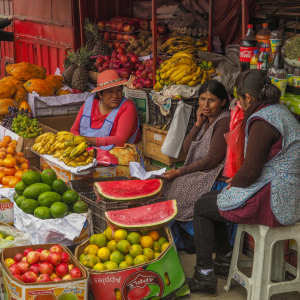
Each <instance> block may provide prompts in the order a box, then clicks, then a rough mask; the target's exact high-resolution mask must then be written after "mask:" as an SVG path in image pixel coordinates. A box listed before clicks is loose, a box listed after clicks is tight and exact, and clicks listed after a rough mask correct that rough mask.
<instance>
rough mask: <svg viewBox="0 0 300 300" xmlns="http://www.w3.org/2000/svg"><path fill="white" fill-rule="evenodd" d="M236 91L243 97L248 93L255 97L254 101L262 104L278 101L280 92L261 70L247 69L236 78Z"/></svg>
mask: <svg viewBox="0 0 300 300" xmlns="http://www.w3.org/2000/svg"><path fill="white" fill-rule="evenodd" d="M235 85H236V92H237V94H238V95H239V96H242V97H243V98H244V97H245V94H248V95H250V96H252V97H254V98H255V101H257V102H261V103H264V104H277V103H279V100H280V97H281V92H280V89H279V88H278V87H276V86H275V85H273V84H272V82H271V80H270V78H269V76H268V75H267V73H266V72H265V71H262V70H247V71H245V72H243V73H241V74H239V76H238V77H237V78H236V81H235Z"/></svg>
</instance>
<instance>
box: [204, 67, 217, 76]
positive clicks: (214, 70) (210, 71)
mask: <svg viewBox="0 0 300 300" xmlns="http://www.w3.org/2000/svg"><path fill="white" fill-rule="evenodd" d="M206 73H207V74H209V75H211V74H214V73H216V69H215V68H214V67H212V68H211V69H210V70H208V71H206Z"/></svg>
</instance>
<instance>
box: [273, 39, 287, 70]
mask: <svg viewBox="0 0 300 300" xmlns="http://www.w3.org/2000/svg"><path fill="white" fill-rule="evenodd" d="M281 50H282V46H281V44H278V45H277V47H276V53H275V56H274V59H273V62H272V67H275V68H277V69H284V59H283V57H282V54H281Z"/></svg>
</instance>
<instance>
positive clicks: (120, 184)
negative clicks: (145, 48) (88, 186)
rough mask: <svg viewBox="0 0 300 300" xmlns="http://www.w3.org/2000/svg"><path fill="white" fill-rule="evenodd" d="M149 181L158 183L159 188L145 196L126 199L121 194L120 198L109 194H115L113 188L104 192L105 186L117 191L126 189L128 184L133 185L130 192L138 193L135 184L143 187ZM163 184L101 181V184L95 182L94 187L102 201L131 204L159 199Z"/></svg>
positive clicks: (160, 182) (145, 181)
mask: <svg viewBox="0 0 300 300" xmlns="http://www.w3.org/2000/svg"><path fill="white" fill-rule="evenodd" d="M149 181H152V182H155V183H158V182H159V186H158V187H157V188H155V189H153V190H152V191H151V192H148V193H147V194H146V193H144V194H143V195H136V196H134V195H132V196H130V197H124V196H123V195H122V193H119V196H117V195H114V196H113V195H111V194H109V193H112V192H113V189H112V188H111V189H110V190H109V191H106V192H105V191H104V190H103V186H104V187H105V185H113V186H115V187H116V189H122V187H124V184H125V185H127V184H128V183H130V184H131V186H132V187H131V189H130V190H128V189H127V192H129V191H133V192H136V189H135V188H134V185H135V184H137V183H138V184H139V185H143V184H145V183H147V182H149ZM162 186H163V183H162V180H161V179H149V180H121V181H101V182H95V184H94V187H95V189H94V190H95V192H98V195H99V196H100V200H105V201H120V202H130V201H133V200H139V199H143V200H150V199H153V198H154V197H158V196H159V195H160V192H161V189H162ZM114 192H115V194H117V191H114Z"/></svg>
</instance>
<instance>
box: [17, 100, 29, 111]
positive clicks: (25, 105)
mask: <svg viewBox="0 0 300 300" xmlns="http://www.w3.org/2000/svg"><path fill="white" fill-rule="evenodd" d="M21 108H24V110H25V109H28V111H29V112H31V108H30V106H29V104H28V102H27V101H23V102H22V103H21V104H20V106H19V109H21Z"/></svg>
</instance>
